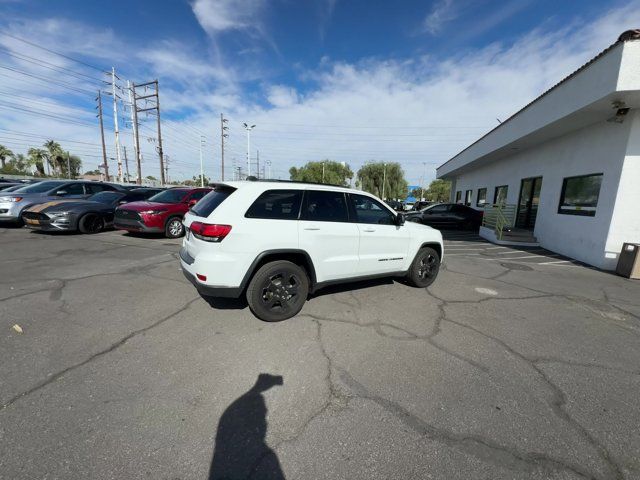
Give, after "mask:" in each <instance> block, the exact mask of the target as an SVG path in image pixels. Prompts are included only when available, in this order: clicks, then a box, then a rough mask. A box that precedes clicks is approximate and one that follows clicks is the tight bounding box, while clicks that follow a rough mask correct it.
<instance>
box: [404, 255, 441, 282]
mask: <svg viewBox="0 0 640 480" xmlns="http://www.w3.org/2000/svg"><path fill="white" fill-rule="evenodd" d="M439 270H440V255H438V252H436V251H435V250H434V249H433V248H431V247H424V248H421V249H420V250H419V251H418V253H417V254H416V257H415V258H414V259H413V263H412V264H411V268H409V274H408V277H409V282H410V283H411V284H412V285H413V286H415V287H420V288H424V287H428V286H429V285H431V284H432V283H433V282H434V280H435V279H436V277H437V276H438V271H439Z"/></svg>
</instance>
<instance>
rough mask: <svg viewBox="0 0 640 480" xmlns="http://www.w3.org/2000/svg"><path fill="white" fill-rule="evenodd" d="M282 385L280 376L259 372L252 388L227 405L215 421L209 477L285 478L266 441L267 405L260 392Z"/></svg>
mask: <svg viewBox="0 0 640 480" xmlns="http://www.w3.org/2000/svg"><path fill="white" fill-rule="evenodd" d="M282 384H283V380H282V376H280V375H270V374H268V373H261V374H260V375H258V379H257V380H256V383H255V384H254V385H253V387H251V388H250V389H249V391H247V392H246V393H244V394H243V395H242V396H240V397H239V398H238V399H236V400H235V401H234V402H233V403H232V404H231V405H229V406H228V407H227V409H226V410H225V411H224V413H223V414H222V416H221V417H220V422H219V423H218V431H217V433H216V440H215V450H214V452H213V458H212V460H211V467H210V469H209V480H223V479H225V480H231V479H240V478H242V479H245V478H260V479H264V480H284V478H285V476H284V473H283V472H282V469H281V467H280V461H279V460H278V456H277V455H276V453H275V452H274V451H273V450H271V448H270V447H269V446H268V445H267V444H266V442H265V437H266V435H267V406H266V403H265V401H264V396H263V395H262V392H265V391H267V390H269V389H270V388H271V387H274V386H276V385H282Z"/></svg>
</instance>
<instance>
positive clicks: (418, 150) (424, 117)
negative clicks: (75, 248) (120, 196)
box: [0, 0, 640, 185]
mask: <svg viewBox="0 0 640 480" xmlns="http://www.w3.org/2000/svg"><path fill="white" fill-rule="evenodd" d="M639 27H640V0H627V1H616V0H611V1H601V0H600V1H595V0H582V1H562V0H554V1H551V0H503V1H492V0H434V1H417V0H416V1H412V0H404V1H403V0H396V1H395V2H389V1H381V0H235V1H234V0H190V1H189V0H171V1H162V2H159V1H157V0H139V1H131V0H128V1H120V0H112V1H110V2H104V1H93V0H82V1H77V0H73V1H72V0H56V1H55V2H52V1H46V0H40V1H38V0H0V144H3V145H5V146H7V147H9V148H10V149H12V150H13V151H14V152H16V153H26V151H27V150H28V148H29V147H37V146H40V145H41V144H42V143H43V142H44V141H46V140H48V139H50V138H53V139H55V140H58V141H59V142H60V143H61V145H62V146H63V148H65V149H67V150H69V151H70V152H71V153H74V154H77V155H79V156H80V157H81V158H82V159H83V170H94V169H96V168H97V166H98V164H100V163H102V150H101V145H100V130H99V126H98V120H97V118H96V110H95V107H96V101H95V98H96V96H97V92H98V91H99V90H101V91H102V92H103V94H102V99H103V106H104V123H105V136H106V144H107V155H108V157H109V168H110V173H111V174H113V173H114V172H115V171H116V160H115V158H116V147H115V139H114V134H113V130H114V113H113V98H112V97H111V96H109V95H108V94H107V93H108V92H110V88H111V87H110V85H109V84H108V81H109V80H110V73H109V74H107V73H106V72H110V71H111V68H114V69H115V72H116V74H117V77H118V80H117V84H118V86H119V87H120V88H121V90H118V91H117V93H118V96H120V97H122V98H121V99H119V100H118V101H117V108H118V120H119V127H120V140H121V142H120V143H121V145H122V146H123V147H124V148H126V151H127V156H128V158H129V170H130V172H131V173H132V174H134V172H135V166H134V163H135V162H134V154H133V134H132V128H131V126H132V122H131V120H130V107H129V106H128V95H127V91H126V85H127V81H131V82H134V83H144V82H148V81H150V80H155V79H158V82H159V89H160V105H161V119H162V139H163V144H164V153H165V154H166V155H168V158H169V177H170V178H171V179H185V178H191V177H193V176H194V175H198V174H199V172H200V147H201V145H202V158H203V165H204V171H205V175H206V176H207V177H209V178H211V179H213V180H219V179H220V176H221V166H220V162H221V149H220V114H221V113H222V114H224V116H225V118H227V119H228V122H227V123H226V125H227V126H228V128H229V129H228V131H227V133H228V135H229V137H228V138H227V139H226V149H225V152H226V153H225V168H226V175H225V177H226V178H227V179H228V177H229V175H230V171H231V169H232V167H234V166H235V167H241V168H242V171H243V173H246V171H247V158H246V155H247V132H246V131H245V129H244V127H243V123H244V122H247V123H249V124H250V125H256V126H255V128H254V129H253V130H252V132H251V149H250V155H251V163H252V166H251V170H252V173H255V171H256V162H257V161H259V164H260V167H261V168H263V167H265V166H266V165H269V167H266V168H270V169H271V177H273V178H282V179H288V178H289V174H288V170H289V168H290V167H291V166H299V165H303V164H304V163H306V162H308V161H317V160H323V159H330V160H336V161H340V162H346V163H348V164H349V165H350V166H351V168H352V170H353V171H354V172H356V171H357V170H358V169H359V168H360V167H361V166H362V165H363V164H365V163H366V162H371V161H384V162H399V163H400V164H401V165H402V167H403V169H404V170H405V174H406V178H407V180H408V182H409V184H411V185H419V184H421V183H425V184H428V182H429V181H431V180H432V179H433V178H434V177H435V168H436V167H437V166H438V165H440V164H442V163H444V162H445V161H446V160H448V159H449V158H451V157H452V156H454V155H455V154H456V153H457V152H459V151H460V150H462V149H463V148H465V147H466V146H467V145H469V144H470V143H472V142H473V141H475V140H476V139H477V138H479V137H480V136H482V135H483V134H484V133H486V132H487V131H489V130H490V129H492V128H494V127H495V126H496V125H497V124H498V122H499V121H504V120H505V119H506V118H508V117H509V116H510V115H512V114H513V113H515V112H516V111H517V110H519V109H520V108H522V107H523V106H524V105H526V104H527V103H529V102H530V101H531V100H532V99H534V98H535V97H537V96H538V95H540V94H541V93H542V92H544V91H545V90H546V89H548V88H549V87H551V86H552V85H554V84H555V83H557V82H558V81H560V80H561V79H562V78H564V77H565V76H566V75H568V74H570V73H571V72H572V71H574V70H575V69H577V68H578V67H580V66H581V65H583V64H584V63H586V62H587V61H588V60H589V59H591V58H592V57H594V56H595V55H596V54H597V53H599V52H600V51H602V50H604V49H605V48H606V47H608V46H609V45H611V44H612V43H614V42H615V40H616V39H617V37H618V35H619V34H620V33H622V32H623V31H625V30H628V29H631V28H639ZM147 93H149V92H147ZM139 94H140V95H144V92H143V91H142V90H141V91H140V93H139ZM155 122H156V119H155V117H153V116H152V115H150V114H141V115H140V124H141V127H140V135H141V152H142V157H143V162H142V172H143V176H147V175H153V176H156V177H157V176H158V174H159V160H158V155H157V149H156V147H157V134H156V131H155V125H156V123H155ZM258 152H259V153H258ZM122 153H124V152H122Z"/></svg>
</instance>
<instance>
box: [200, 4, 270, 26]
mask: <svg viewBox="0 0 640 480" xmlns="http://www.w3.org/2000/svg"><path fill="white" fill-rule="evenodd" d="M265 3H266V0H242V1H235V0H195V1H194V2H193V3H192V4H191V8H192V9H193V13H194V14H195V16H196V18H197V19H198V22H199V23H200V25H201V26H202V28H203V29H204V30H205V31H206V32H207V33H209V34H216V33H220V32H224V31H226V30H244V29H251V28H257V26H258V23H259V16H260V13H261V12H262V9H263V8H264V6H265Z"/></svg>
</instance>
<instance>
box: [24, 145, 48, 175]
mask: <svg viewBox="0 0 640 480" xmlns="http://www.w3.org/2000/svg"><path fill="white" fill-rule="evenodd" d="M27 155H29V158H28V160H27V161H28V162H29V165H32V166H34V167H35V168H36V172H37V173H38V175H39V176H41V177H43V176H44V162H46V161H47V151H46V150H43V149H41V148H30V149H29V151H28V152H27Z"/></svg>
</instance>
